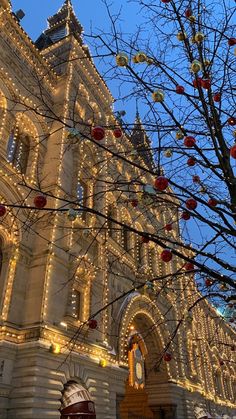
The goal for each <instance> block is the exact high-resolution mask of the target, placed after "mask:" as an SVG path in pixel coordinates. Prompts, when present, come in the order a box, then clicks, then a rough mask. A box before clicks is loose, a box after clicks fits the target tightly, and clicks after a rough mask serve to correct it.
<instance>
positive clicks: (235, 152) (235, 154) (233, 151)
mask: <svg viewBox="0 0 236 419" xmlns="http://www.w3.org/2000/svg"><path fill="white" fill-rule="evenodd" d="M230 155H231V157H233V159H236V144H234V145H233V146H232V147H231V149H230Z"/></svg>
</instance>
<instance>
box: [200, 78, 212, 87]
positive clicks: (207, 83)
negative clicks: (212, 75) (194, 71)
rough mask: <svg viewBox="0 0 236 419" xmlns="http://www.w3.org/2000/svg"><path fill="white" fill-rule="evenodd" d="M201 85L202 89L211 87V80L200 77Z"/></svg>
mask: <svg viewBox="0 0 236 419" xmlns="http://www.w3.org/2000/svg"><path fill="white" fill-rule="evenodd" d="M201 86H202V87H203V89H206V90H209V89H210V87H211V80H210V79H201Z"/></svg>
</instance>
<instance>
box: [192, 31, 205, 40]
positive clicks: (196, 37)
mask: <svg viewBox="0 0 236 419" xmlns="http://www.w3.org/2000/svg"><path fill="white" fill-rule="evenodd" d="M204 38H205V35H204V33H202V32H197V33H196V35H195V37H194V39H195V41H196V42H202V41H203V39H204Z"/></svg>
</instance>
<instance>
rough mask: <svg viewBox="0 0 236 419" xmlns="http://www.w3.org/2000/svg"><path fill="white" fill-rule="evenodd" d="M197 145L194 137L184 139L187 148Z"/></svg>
mask: <svg viewBox="0 0 236 419" xmlns="http://www.w3.org/2000/svg"><path fill="white" fill-rule="evenodd" d="M195 143H196V140H195V138H194V137H191V136H190V135H189V136H187V137H185V139H184V145H185V147H188V148H191V147H193V146H194V144H195Z"/></svg>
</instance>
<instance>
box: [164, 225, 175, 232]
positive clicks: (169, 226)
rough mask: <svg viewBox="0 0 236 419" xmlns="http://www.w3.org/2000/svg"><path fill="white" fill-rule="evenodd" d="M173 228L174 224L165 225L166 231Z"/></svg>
mask: <svg viewBox="0 0 236 419" xmlns="http://www.w3.org/2000/svg"><path fill="white" fill-rule="evenodd" d="M172 229H173V227H172V224H166V225H165V230H166V231H171V230H172Z"/></svg>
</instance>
